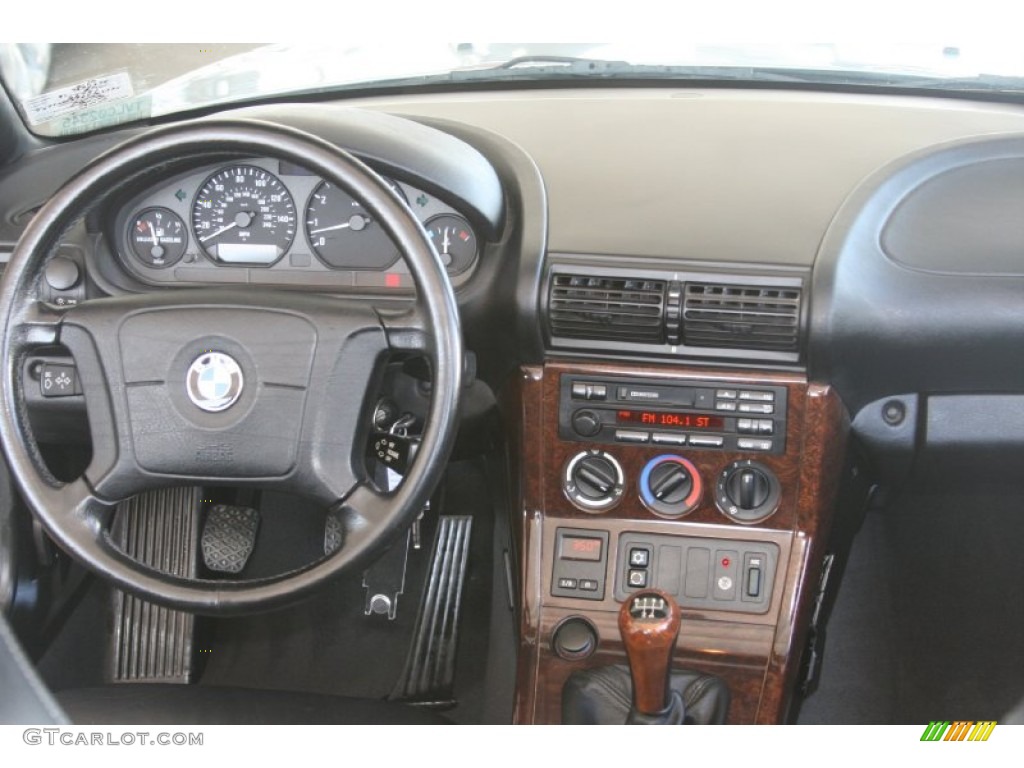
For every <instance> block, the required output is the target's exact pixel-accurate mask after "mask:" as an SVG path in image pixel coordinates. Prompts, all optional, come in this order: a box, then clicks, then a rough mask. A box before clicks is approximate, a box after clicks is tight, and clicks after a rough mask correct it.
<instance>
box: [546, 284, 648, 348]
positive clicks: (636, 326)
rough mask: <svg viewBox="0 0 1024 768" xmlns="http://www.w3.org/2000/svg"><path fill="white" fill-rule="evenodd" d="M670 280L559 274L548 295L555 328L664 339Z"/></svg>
mask: <svg viewBox="0 0 1024 768" xmlns="http://www.w3.org/2000/svg"><path fill="white" fill-rule="evenodd" d="M666 284H667V283H666V281H664V280H643V279H630V278H619V277H590V276H587V275H554V277H553V278H552V280H551V287H550V294H549V296H548V315H549V318H550V321H551V333H552V335H554V336H562V337H567V338H575V339H600V340H609V341H610V340H620V341H635V342H640V343H644V344H662V343H664V341H665V329H664V324H663V322H662V316H663V314H664V312H665V287H666Z"/></svg>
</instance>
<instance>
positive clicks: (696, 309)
mask: <svg viewBox="0 0 1024 768" xmlns="http://www.w3.org/2000/svg"><path fill="white" fill-rule="evenodd" d="M799 328H800V289H799V288H780V287H767V286H753V285H731V284H725V283H686V287H685V289H684V291H683V343H684V344H687V345H689V346H693V347H741V348H743V349H764V350H773V351H780V352H790V351H796V350H797V349H798V343H799Z"/></svg>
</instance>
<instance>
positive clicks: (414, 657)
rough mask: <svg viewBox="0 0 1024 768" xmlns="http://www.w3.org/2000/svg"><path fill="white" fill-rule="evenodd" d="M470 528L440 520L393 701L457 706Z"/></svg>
mask: <svg viewBox="0 0 1024 768" xmlns="http://www.w3.org/2000/svg"><path fill="white" fill-rule="evenodd" d="M472 527H473V518H472V517H470V516H468V515H441V517H440V518H438V527H437V534H436V535H435V537H434V548H433V552H432V554H431V558H430V570H429V576H428V581H427V585H426V588H425V589H424V592H423V599H422V601H421V603H420V610H419V615H418V616H417V617H416V629H415V631H414V633H413V641H412V645H411V647H410V648H409V655H408V657H407V658H406V661H405V668H404V670H403V672H402V677H401V678H400V679H399V681H398V684H397V685H396V686H395V689H394V690H393V691H392V693H391V696H390V698H391V699H392V700H395V701H405V702H409V703H412V704H420V705H425V706H435V707H439V708H441V707H445V706H452V705H454V703H455V700H454V698H453V695H452V689H453V687H454V683H455V648H456V643H457V641H458V629H459V617H460V614H461V609H462V588H463V585H464V584H465V581H466V562H467V559H468V556H469V537H470V533H471V531H472Z"/></svg>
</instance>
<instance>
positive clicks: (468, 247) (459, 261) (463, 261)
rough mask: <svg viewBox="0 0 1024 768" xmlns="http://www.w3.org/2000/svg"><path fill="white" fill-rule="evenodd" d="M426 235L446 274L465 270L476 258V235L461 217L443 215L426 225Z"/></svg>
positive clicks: (448, 214)
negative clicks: (428, 236)
mask: <svg viewBox="0 0 1024 768" xmlns="http://www.w3.org/2000/svg"><path fill="white" fill-rule="evenodd" d="M426 228H427V234H428V235H430V240H431V242H432V243H433V244H434V247H435V248H436V249H437V253H438V255H440V257H441V262H442V263H443V264H444V266H445V269H447V270H448V274H451V275H456V274H458V273H459V272H462V271H463V270H465V269H467V268H468V267H469V266H470V265H471V264H472V263H473V260H474V259H475V258H476V250H477V248H476V235H475V234H474V233H473V230H472V229H470V226H469V222H467V221H466V220H465V219H464V218H462V217H461V216H454V215H452V214H450V213H443V214H441V215H440V216H435V217H434V218H432V219H430V220H429V221H427V223H426Z"/></svg>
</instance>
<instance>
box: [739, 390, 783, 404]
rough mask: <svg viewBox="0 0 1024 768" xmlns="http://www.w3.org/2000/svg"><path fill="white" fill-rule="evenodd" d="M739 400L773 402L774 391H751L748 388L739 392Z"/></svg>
mask: <svg viewBox="0 0 1024 768" xmlns="http://www.w3.org/2000/svg"><path fill="white" fill-rule="evenodd" d="M740 400H755V401H757V402H759V403H774V402H775V393H774V392H751V391H749V390H743V391H742V392H740Z"/></svg>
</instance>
